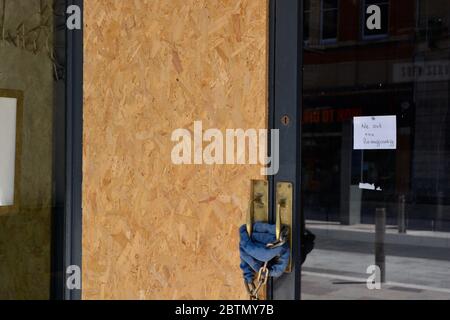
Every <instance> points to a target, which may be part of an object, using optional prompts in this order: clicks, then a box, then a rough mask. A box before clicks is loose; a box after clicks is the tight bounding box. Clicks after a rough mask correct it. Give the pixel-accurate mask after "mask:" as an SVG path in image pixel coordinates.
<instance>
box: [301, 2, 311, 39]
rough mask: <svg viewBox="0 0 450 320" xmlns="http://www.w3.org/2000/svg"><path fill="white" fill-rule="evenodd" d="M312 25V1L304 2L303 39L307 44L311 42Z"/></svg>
mask: <svg viewBox="0 0 450 320" xmlns="http://www.w3.org/2000/svg"><path fill="white" fill-rule="evenodd" d="M310 23H311V1H310V0H305V2H304V11H303V28H304V30H303V37H304V40H305V42H308V41H309V37H310V28H309V25H310Z"/></svg>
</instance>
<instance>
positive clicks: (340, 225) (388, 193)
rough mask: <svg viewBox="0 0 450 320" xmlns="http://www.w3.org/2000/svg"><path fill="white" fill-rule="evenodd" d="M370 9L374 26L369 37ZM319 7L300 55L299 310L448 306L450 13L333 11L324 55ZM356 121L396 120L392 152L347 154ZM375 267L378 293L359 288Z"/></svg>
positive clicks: (438, 3)
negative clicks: (398, 303)
mask: <svg viewBox="0 0 450 320" xmlns="http://www.w3.org/2000/svg"><path fill="white" fill-rule="evenodd" d="M326 3H328V2H326ZM324 4H325V2H324ZM371 4H376V5H379V6H380V8H381V14H382V21H383V23H382V29H381V30H378V31H377V32H374V33H367V32H366V31H365V29H364V25H365V24H364V22H365V21H364V20H365V19H366V18H367V15H366V14H365V9H366V6H367V5H371ZM320 6H321V1H319V0H317V1H314V0H311V1H310V11H309V13H308V16H309V19H308V29H307V30H308V35H309V37H308V41H307V42H306V43H305V49H304V64H305V66H304V87H303V97H304V101H303V120H302V121H303V126H302V127H303V133H302V171H303V173H302V175H303V176H302V178H303V180H302V204H303V206H302V209H303V213H304V215H305V217H306V219H307V224H306V226H307V228H308V229H310V230H311V231H312V232H313V233H315V234H316V236H317V240H316V248H315V250H314V251H313V252H312V253H311V254H310V256H308V259H307V261H306V263H305V264H304V266H303V279H302V291H303V298H304V299H450V254H449V252H450V251H449V249H450V183H449V181H450V115H449V111H450V105H449V93H450V63H449V61H450V37H449V35H450V33H449V32H450V2H448V1H443V0H426V1H413V0H402V1H340V2H339V8H338V13H337V16H338V17H339V19H338V20H337V27H336V29H337V30H338V32H337V38H336V41H335V43H332V44H327V43H323V42H322V41H321V40H322V39H321V35H320V33H318V32H317V30H323V26H321V22H320V21H321V20H322V19H321V18H320V16H321V14H322V13H321V12H320V10H317V8H320ZM327 6H328V4H327ZM324 7H325V6H324ZM334 21H335V20H334V18H330V19H329V21H328V23H334ZM361 22H363V23H361ZM383 34H384V35H385V36H383V37H379V36H380V35H383ZM361 116H395V117H396V119H397V132H396V140H397V141H396V142H397V149H396V150H385V149H380V150H354V148H353V142H354V141H353V140H354V136H353V129H354V128H353V119H354V118H355V117H361ZM372 185H373V186H374V187H375V188H373V189H372V188H367V186H372ZM377 212H378V214H377ZM377 223H378V230H379V232H378V234H377V233H376V229H377V228H376V226H377ZM383 230H385V232H384V231H383ZM380 259H381V260H380ZM383 259H384V260H385V263H384V264H383V263H381V262H380V261H382V260H383ZM376 261H377V263H376ZM375 264H378V265H379V266H380V267H383V265H385V267H384V268H382V270H380V271H382V272H383V274H385V276H386V283H384V284H383V285H382V288H381V290H369V289H368V287H367V279H368V278H369V276H371V275H372V271H371V270H372V268H370V267H371V266H373V265H375ZM368 270H369V273H368Z"/></svg>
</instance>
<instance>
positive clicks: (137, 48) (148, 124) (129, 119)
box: [83, 0, 268, 299]
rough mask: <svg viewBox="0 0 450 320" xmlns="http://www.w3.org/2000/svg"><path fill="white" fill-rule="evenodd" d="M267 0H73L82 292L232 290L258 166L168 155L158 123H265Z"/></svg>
mask: <svg viewBox="0 0 450 320" xmlns="http://www.w3.org/2000/svg"><path fill="white" fill-rule="evenodd" d="M267 16H268V15H267V0H226V1H225V0H220V1H219V0H200V1H199V0H151V1H145V0H138V1H118V0H101V1H99V0H86V1H85V20H84V21H85V44H84V45H85V66H84V68H85V69H84V74H85V78H84V86H85V87H84V96H85V101H84V110H85V111H84V112H85V113H84V155H83V157H84V158H83V165H84V168H83V171H84V173H83V298H84V299H246V298H247V295H246V292H245V289H244V287H243V282H242V278H241V277H242V275H241V271H240V269H239V253H238V228H239V226H240V225H241V224H242V223H243V222H244V221H245V213H246V210H247V208H248V201H249V192H250V180H251V179H253V178H263V177H261V176H260V166H250V165H244V166H234V165H227V166H206V165H204V166H203V165H197V166H194V165H192V166H187V165H185V166H175V165H173V164H172V162H171V159H170V155H171V151H172V148H173V146H174V143H172V142H171V134H172V131H173V130H175V129H178V128H188V129H190V130H192V128H193V122H194V121H196V120H201V121H203V126H204V128H205V129H206V128H219V129H221V130H225V129H226V128H243V129H247V128H266V123H267V120H266V116H267V112H266V110H267V90H266V88H267V27H268V18H267Z"/></svg>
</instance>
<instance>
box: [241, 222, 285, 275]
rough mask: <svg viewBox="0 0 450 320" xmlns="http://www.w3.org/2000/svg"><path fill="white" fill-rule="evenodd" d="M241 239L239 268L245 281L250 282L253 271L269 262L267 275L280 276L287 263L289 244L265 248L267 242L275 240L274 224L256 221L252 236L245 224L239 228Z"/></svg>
mask: <svg viewBox="0 0 450 320" xmlns="http://www.w3.org/2000/svg"><path fill="white" fill-rule="evenodd" d="M239 233H240V237H241V240H240V242H239V252H240V256H241V265H240V267H241V269H242V272H243V273H244V279H245V282H247V283H252V282H253V278H254V275H255V273H257V272H259V270H260V269H261V268H262V267H263V266H264V264H265V263H266V262H269V264H268V269H269V275H270V276H271V277H274V278H278V277H280V276H281V275H282V274H283V273H284V271H285V270H286V268H287V266H288V263H289V255H290V250H289V245H288V244H287V243H285V244H283V245H282V246H279V247H275V248H267V244H270V243H275V242H276V240H277V239H276V226H275V225H273V224H268V223H262V222H257V223H255V224H254V225H253V232H252V236H251V237H250V236H249V235H248V233H247V227H246V225H243V226H242V227H241V228H240V229H239Z"/></svg>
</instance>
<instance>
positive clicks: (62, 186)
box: [51, 0, 83, 300]
mask: <svg viewBox="0 0 450 320" xmlns="http://www.w3.org/2000/svg"><path fill="white" fill-rule="evenodd" d="M70 5H77V6H79V7H80V9H81V11H82V12H83V0H56V1H55V8H58V9H59V10H61V9H62V11H60V12H59V13H58V12H56V15H55V20H56V21H55V28H56V30H55V34H56V36H55V38H56V41H55V54H56V56H57V59H58V60H59V61H58V62H59V63H60V65H61V66H62V68H61V69H62V71H61V74H62V77H61V79H59V81H57V82H56V91H57V96H56V97H55V104H56V108H55V125H54V136H55V152H54V163H55V167H54V171H55V176H54V185H55V203H54V207H55V210H54V213H53V221H52V280H51V281H52V283H51V299H55V300H79V299H81V290H69V289H68V288H67V286H66V279H67V274H66V270H67V268H68V267H69V266H72V265H76V266H79V267H80V268H81V266H82V265H81V262H82V260H81V258H82V256H81V250H82V247H81V243H82V233H81V232H82V160H83V159H82V154H83V153H82V151H83V148H82V142H83V31H82V30H68V29H67V27H66V20H67V17H66V14H65V12H66V9H67V7H68V6H70Z"/></svg>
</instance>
